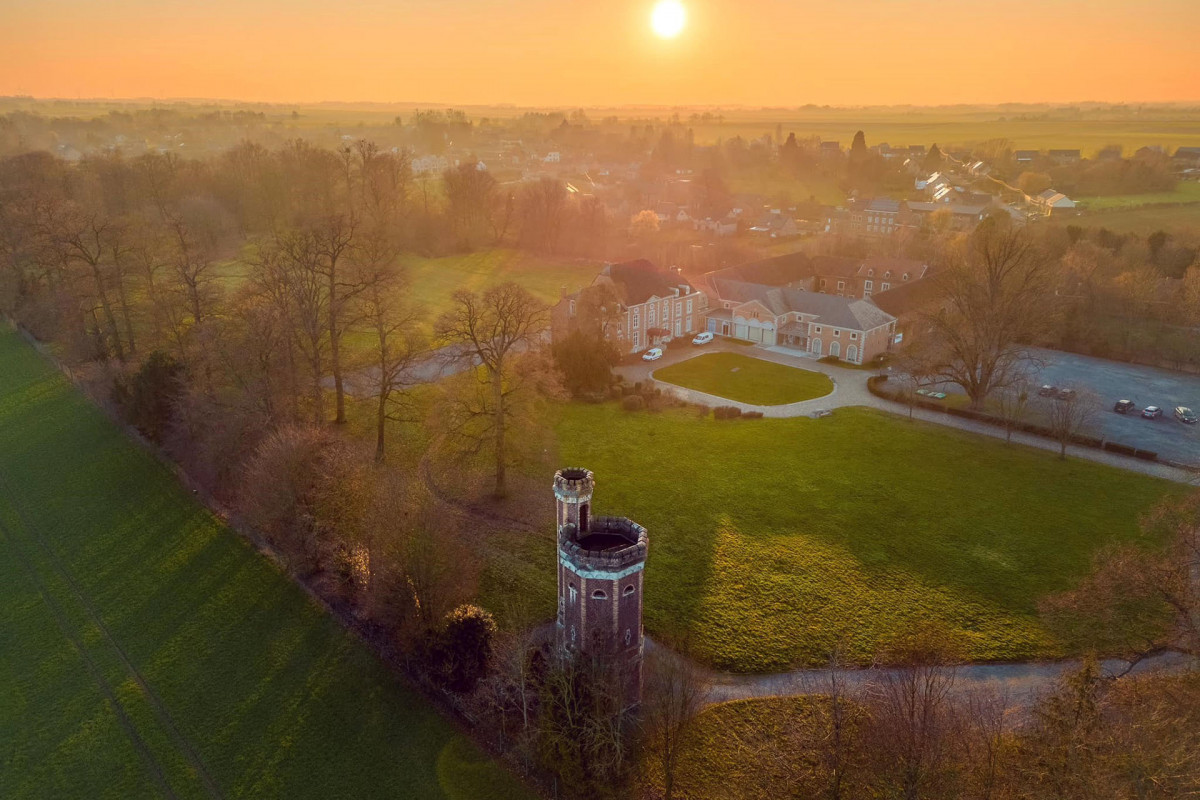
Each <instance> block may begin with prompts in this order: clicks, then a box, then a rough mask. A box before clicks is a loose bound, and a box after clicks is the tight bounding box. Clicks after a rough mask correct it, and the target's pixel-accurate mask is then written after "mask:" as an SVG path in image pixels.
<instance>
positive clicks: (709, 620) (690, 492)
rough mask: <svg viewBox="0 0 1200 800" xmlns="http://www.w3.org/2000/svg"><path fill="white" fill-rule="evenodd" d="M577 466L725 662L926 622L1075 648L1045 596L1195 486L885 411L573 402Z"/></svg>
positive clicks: (656, 585) (1019, 649) (988, 641)
mask: <svg viewBox="0 0 1200 800" xmlns="http://www.w3.org/2000/svg"><path fill="white" fill-rule="evenodd" d="M557 429H558V437H559V457H560V460H561V461H562V463H564V464H566V463H569V464H579V465H581V466H585V467H588V468H590V469H592V470H594V471H595V473H596V481H597V490H596V500H595V507H596V510H597V513H603V514H617V515H620V516H628V517H630V518H632V519H634V520H637V521H638V522H640V523H642V524H643V525H645V526H646V527H647V528H648V529H649V531H650V558H649V561H648V565H647V572H646V581H647V583H646V606H645V622H646V627H647V630H648V631H649V633H650V634H651V635H653V636H656V637H661V638H663V639H666V640H668V641H671V640H682V639H683V638H685V637H686V638H688V639H689V640H690V643H691V645H692V647H694V648H696V649H697V650H698V651H699V655H700V656H701V657H702V658H703V659H704V660H705V661H707V662H708V663H710V664H713V665H715V666H717V667H721V668H724V669H729V670H736V671H749V672H753V671H775V670H781V669H785V668H787V667H790V666H795V665H819V664H822V663H825V662H826V660H827V657H828V655H829V653H830V652H831V651H832V650H833V648H834V646H835V644H838V643H841V646H842V647H843V648H844V649H845V650H846V651H847V652H848V654H849V656H850V657H851V658H852V659H854V660H856V661H858V662H868V661H870V660H871V659H872V657H873V656H874V655H875V654H876V653H877V651H878V649H879V648H880V646H881V645H882V644H885V643H886V642H888V641H889V640H890V639H892V638H893V637H895V636H896V635H897V634H898V633H900V632H902V631H903V630H904V629H906V628H908V627H910V626H914V625H918V624H924V623H933V624H939V625H941V626H944V627H945V628H946V629H948V630H949V631H951V632H953V635H955V636H956V637H957V638H959V639H960V643H961V645H962V646H963V648H964V649H965V652H966V653H967V655H968V656H969V657H970V658H972V659H975V660H981V661H989V660H1015V659H1027V658H1038V657H1052V656H1058V655H1063V654H1064V652H1063V648H1062V647H1061V646H1060V645H1059V644H1058V643H1057V642H1056V641H1055V640H1054V639H1053V638H1052V637H1051V635H1050V634H1049V633H1048V632H1047V630H1046V629H1045V628H1044V627H1043V625H1042V624H1041V622H1040V621H1039V618H1038V614H1037V605H1038V600H1039V599H1040V598H1042V597H1044V596H1045V595H1047V594H1049V593H1052V592H1056V591H1060V590H1063V589H1066V588H1068V587H1071V586H1072V585H1075V584H1076V583H1077V581H1078V580H1079V579H1080V577H1081V576H1082V575H1083V574H1084V573H1085V572H1086V571H1087V569H1088V568H1089V564H1090V561H1091V558H1092V556H1093V554H1094V553H1095V552H1096V551H1097V550H1098V549H1099V548H1101V547H1103V546H1104V545H1106V544H1108V543H1110V542H1113V541H1117V540H1130V539H1133V538H1134V537H1135V536H1136V535H1137V533H1136V531H1137V518H1138V515H1139V514H1140V513H1142V512H1144V511H1146V510H1147V509H1149V508H1150V507H1151V506H1152V505H1153V504H1154V503H1155V502H1156V501H1157V500H1159V499H1160V498H1161V497H1163V496H1164V495H1165V494H1167V493H1169V492H1172V491H1176V490H1177V487H1174V486H1173V485H1171V484H1168V483H1166V482H1163V481H1160V480H1157V479H1153V478H1150V477H1146V476H1142V475H1138V474H1135V473H1129V472H1124V471H1119V470H1116V469H1113V468H1110V467H1106V466H1103V465H1100V464H1095V463H1092V462H1087V461H1082V460H1074V459H1073V460H1068V461H1060V460H1058V459H1057V458H1056V457H1055V455H1054V454H1052V453H1048V452H1044V451H1040V450H1032V449H1027V448H1022V447H1019V446H1008V445H1005V444H1004V443H1003V442H1001V441H997V440H992V439H987V438H983V437H978V436H974V435H971V434H968V433H965V432H960V431H954V430H949V429H946V428H941V427H937V426H934V425H931V424H924V423H919V422H918V423H913V422H909V421H908V420H905V419H903V418H901V417H896V416H892V415H888V414H885V413H883V412H876V411H873V410H868V409H842V410H839V411H837V412H835V413H834V415H833V416H832V417H829V418H826V419H821V420H813V419H807V418H796V419H766V420H742V421H715V420H712V419H699V418H697V417H696V415H695V413H693V412H691V411H686V410H674V411H666V412H661V413H636V414H630V413H627V412H623V411H622V410H621V409H620V408H619V407H618V406H617V405H616V404H606V405H582V404H580V405H572V406H569V407H567V408H566V409H565V411H564V413H563V416H562V418H561V419H560V421H559V423H558V428H557Z"/></svg>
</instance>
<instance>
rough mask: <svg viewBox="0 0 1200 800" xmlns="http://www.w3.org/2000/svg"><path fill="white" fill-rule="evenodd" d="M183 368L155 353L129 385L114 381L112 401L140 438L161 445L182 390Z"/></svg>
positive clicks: (173, 360)
mask: <svg viewBox="0 0 1200 800" xmlns="http://www.w3.org/2000/svg"><path fill="white" fill-rule="evenodd" d="M184 374H185V373H184V367H183V365H182V364H180V363H179V362H178V361H176V360H175V359H174V358H173V357H172V356H170V355H168V354H166V353H164V352H162V351H160V350H155V351H154V352H153V353H151V354H150V357H149V358H147V359H146V363H144V364H142V367H141V369H139V370H138V371H137V372H136V373H134V376H133V379H132V380H131V381H118V382H117V384H116V385H115V386H114V387H113V400H114V401H115V402H116V403H117V406H118V407H119V408H121V410H122V411H123V413H124V415H125V418H126V419H127V420H128V421H129V422H130V423H132V424H133V425H134V426H135V427H136V428H137V429H138V430H139V431H141V432H142V435H143V436H145V437H146V438H147V439H149V440H150V441H152V442H155V443H156V444H161V443H162V441H163V436H164V435H165V434H166V432H167V427H168V426H169V425H170V423H171V419H172V416H173V413H174V408H175V403H176V401H178V400H179V398H180V396H181V395H182V394H183V390H184Z"/></svg>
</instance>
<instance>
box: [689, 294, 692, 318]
mask: <svg viewBox="0 0 1200 800" xmlns="http://www.w3.org/2000/svg"><path fill="white" fill-rule="evenodd" d="M688 313H689V314H690V313H692V298H690V297H689V298H688Z"/></svg>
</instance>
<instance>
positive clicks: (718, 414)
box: [713, 406, 742, 419]
mask: <svg viewBox="0 0 1200 800" xmlns="http://www.w3.org/2000/svg"><path fill="white" fill-rule="evenodd" d="M741 415H742V410H741V409H740V408H738V407H737V406H717V407H716V408H714V409H713V419H737V418H738V417H740V416H741Z"/></svg>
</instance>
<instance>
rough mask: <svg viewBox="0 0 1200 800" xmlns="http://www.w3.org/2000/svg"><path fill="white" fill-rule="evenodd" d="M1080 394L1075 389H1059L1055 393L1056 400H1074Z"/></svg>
mask: <svg viewBox="0 0 1200 800" xmlns="http://www.w3.org/2000/svg"><path fill="white" fill-rule="evenodd" d="M1076 394H1078V392H1076V391H1075V390H1074V389H1059V390H1058V391H1057V392H1055V393H1054V399H1055V400H1072V399H1074V397H1075V395H1076Z"/></svg>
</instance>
